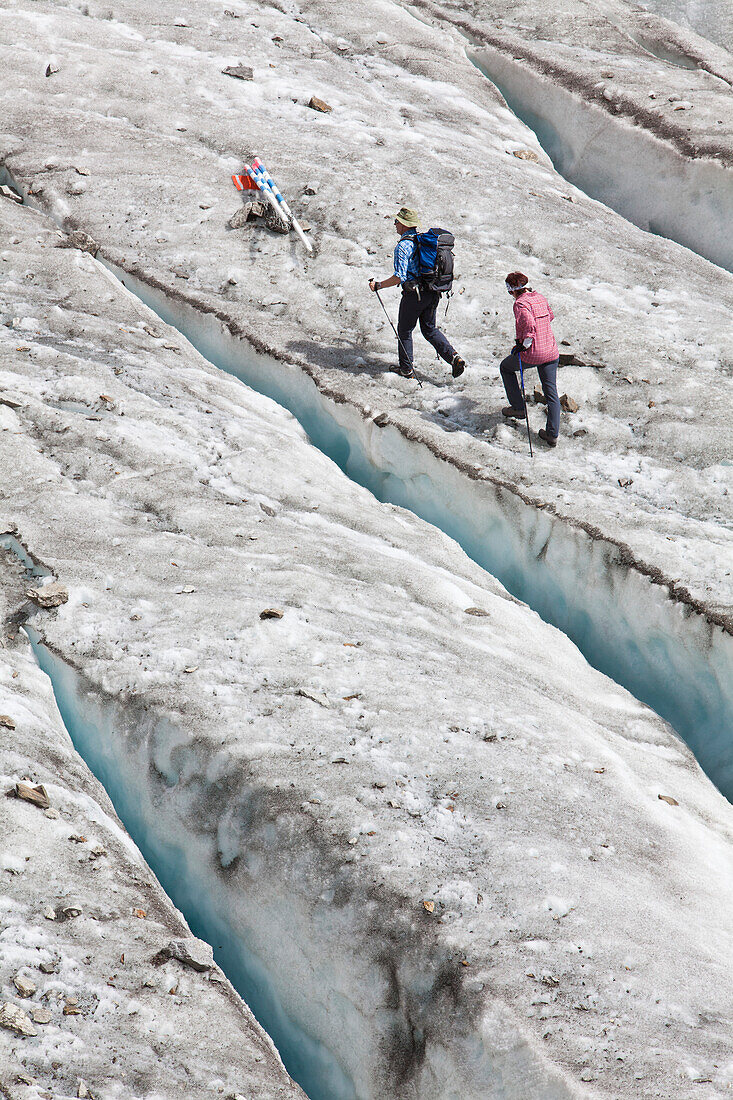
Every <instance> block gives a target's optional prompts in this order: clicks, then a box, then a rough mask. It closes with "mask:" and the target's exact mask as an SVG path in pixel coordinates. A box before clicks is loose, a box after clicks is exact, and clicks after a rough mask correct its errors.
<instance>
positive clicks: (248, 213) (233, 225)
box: [227, 199, 265, 229]
mask: <svg viewBox="0 0 733 1100" xmlns="http://www.w3.org/2000/svg"><path fill="white" fill-rule="evenodd" d="M264 216H265V204H264V202H260V201H259V200H258V199H254V200H252V201H251V202H246V203H244V205H243V206H240V208H239V210H237V211H235V213H234V214H232V216H231V218H230V219H229V221H228V222H227V225H228V226H229V228H230V229H241V228H242V227H243V226H245V225H246V224H247V222H248V221H252V220H253V219H254V218H263V217H264Z"/></svg>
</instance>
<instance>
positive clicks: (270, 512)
mask: <svg viewBox="0 0 733 1100" xmlns="http://www.w3.org/2000/svg"><path fill="white" fill-rule="evenodd" d="M260 508H261V509H262V511H263V512H264V513H265V515H266V516H276V515H277V512H276V511H275V509H274V508H273V507H272V505H271V504H263V503H262V501H260Z"/></svg>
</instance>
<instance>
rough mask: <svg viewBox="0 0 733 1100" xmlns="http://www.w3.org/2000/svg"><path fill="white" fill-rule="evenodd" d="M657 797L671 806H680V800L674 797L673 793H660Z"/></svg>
mask: <svg viewBox="0 0 733 1100" xmlns="http://www.w3.org/2000/svg"><path fill="white" fill-rule="evenodd" d="M657 798H658V799H659V800H660V802H666V803H667V804H668V805H669V806H679V802H678V801H677V799H676V798H672V795H671V794H658V795H657Z"/></svg>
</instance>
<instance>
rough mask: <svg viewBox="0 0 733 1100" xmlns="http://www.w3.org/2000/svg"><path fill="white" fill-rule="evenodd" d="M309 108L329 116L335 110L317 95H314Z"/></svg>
mask: <svg viewBox="0 0 733 1100" xmlns="http://www.w3.org/2000/svg"><path fill="white" fill-rule="evenodd" d="M308 106H309V107H310V109H311V110H312V111H320V112H321V113H322V114H324V115H325V114H329V112H330V111H332V110H333V107H329V105H328V104H327V103H326V101H325V100H323V99H319V98H318V96H317V95H312V96H311V97H310V101H309V103H308Z"/></svg>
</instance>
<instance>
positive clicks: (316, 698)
mask: <svg viewBox="0 0 733 1100" xmlns="http://www.w3.org/2000/svg"><path fill="white" fill-rule="evenodd" d="M295 694H296V695H301V696H302V697H303V698H304V699H312V700H313V702H314V703H318V705H319V706H321V707H330V706H331V704H330V703H329V701H328V696H327V695H325V694H324V692H322V691H311V690H310V689H309V688H298V690H297V691H296V693H295Z"/></svg>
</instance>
